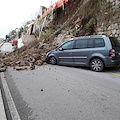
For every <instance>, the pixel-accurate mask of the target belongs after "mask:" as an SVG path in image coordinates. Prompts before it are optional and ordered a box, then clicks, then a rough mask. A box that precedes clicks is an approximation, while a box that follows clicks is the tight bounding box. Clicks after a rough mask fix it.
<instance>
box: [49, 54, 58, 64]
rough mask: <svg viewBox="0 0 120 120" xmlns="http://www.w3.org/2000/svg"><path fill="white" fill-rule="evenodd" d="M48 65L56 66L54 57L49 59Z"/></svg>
mask: <svg viewBox="0 0 120 120" xmlns="http://www.w3.org/2000/svg"><path fill="white" fill-rule="evenodd" d="M49 63H50V64H52V65H55V64H57V60H56V58H55V57H53V56H52V57H50V58H49Z"/></svg>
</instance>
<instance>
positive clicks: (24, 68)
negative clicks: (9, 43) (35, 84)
mask: <svg viewBox="0 0 120 120" xmlns="http://www.w3.org/2000/svg"><path fill="white" fill-rule="evenodd" d="M15 69H16V70H18V71H20V70H28V68H27V67H25V66H24V67H15Z"/></svg>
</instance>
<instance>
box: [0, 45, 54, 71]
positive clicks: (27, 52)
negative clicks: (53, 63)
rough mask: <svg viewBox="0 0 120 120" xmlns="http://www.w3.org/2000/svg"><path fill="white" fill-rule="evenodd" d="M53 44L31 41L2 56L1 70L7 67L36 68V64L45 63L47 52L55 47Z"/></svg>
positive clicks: (18, 68)
mask: <svg viewBox="0 0 120 120" xmlns="http://www.w3.org/2000/svg"><path fill="white" fill-rule="evenodd" d="M55 48H56V46H55V45H52V44H47V43H44V44H39V43H38V44H37V45H36V43H34V44H32V43H30V44H29V45H27V46H23V47H22V48H20V49H16V50H15V51H14V52H12V53H9V54H8V55H1V56H0V72H5V71H6V69H7V67H8V66H10V67H13V68H14V69H16V70H27V69H31V70H33V69H35V66H41V65H45V64H46V62H45V59H46V53H47V52H49V51H51V50H53V49H55Z"/></svg>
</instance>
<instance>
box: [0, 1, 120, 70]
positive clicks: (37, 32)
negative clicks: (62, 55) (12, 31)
mask: <svg viewBox="0 0 120 120" xmlns="http://www.w3.org/2000/svg"><path fill="white" fill-rule="evenodd" d="M119 13H120V1H119V0H69V2H68V3H67V4H64V5H63V6H61V7H59V8H57V9H53V11H51V12H50V13H48V14H47V15H46V16H45V17H44V18H42V19H40V20H37V22H36V23H34V24H33V25H32V28H30V33H29V35H32V36H35V39H34V40H33V41H32V42H27V43H26V44H25V46H24V47H22V48H20V49H16V50H15V51H14V52H13V53H10V54H9V55H4V56H2V60H1V63H2V65H3V66H30V68H31V69H34V68H35V65H42V64H45V56H46V53H47V52H48V51H50V50H52V49H54V48H56V47H57V46H58V45H60V44H61V43H62V42H64V41H66V40H68V39H70V38H73V37H78V36H85V35H92V34H105V35H107V36H115V37H118V38H119V39H120V15H119ZM23 31H25V28H24V30H23Z"/></svg>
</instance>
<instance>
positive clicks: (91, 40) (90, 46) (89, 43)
mask: <svg viewBox="0 0 120 120" xmlns="http://www.w3.org/2000/svg"><path fill="white" fill-rule="evenodd" d="M87 47H88V48H93V39H89V40H88V46H87Z"/></svg>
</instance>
